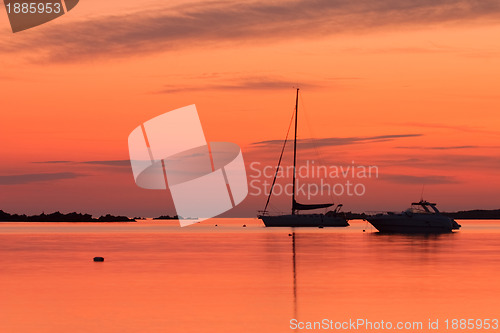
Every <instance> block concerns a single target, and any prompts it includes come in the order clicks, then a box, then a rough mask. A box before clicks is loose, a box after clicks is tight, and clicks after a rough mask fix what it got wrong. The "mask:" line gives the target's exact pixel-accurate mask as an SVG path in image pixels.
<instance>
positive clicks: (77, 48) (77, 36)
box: [0, 0, 500, 62]
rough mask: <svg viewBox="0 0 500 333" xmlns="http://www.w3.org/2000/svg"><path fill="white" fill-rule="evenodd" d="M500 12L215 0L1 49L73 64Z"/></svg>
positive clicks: (475, 4) (485, 18)
mask: <svg viewBox="0 0 500 333" xmlns="http://www.w3.org/2000/svg"><path fill="white" fill-rule="evenodd" d="M499 17H500V3H499V2H498V1H497V0H483V1H475V0H370V1H368V0H365V1H350V0H296V1H291V0H285V1H279V2H276V1H273V2H270V1H257V2H233V1H227V2H222V1H213V2H208V3H207V2H199V3H189V4H185V5H181V6H178V7H175V8H167V9H163V10H161V9H159V10H155V11H151V10H147V11H139V12H135V13H130V12H128V13H124V14H121V15H120V14H116V15H110V16H99V17H93V18H89V19H87V20H85V21H80V22H74V21H67V23H61V24H53V25H47V26H44V27H43V28H40V29H38V30H37V31H33V32H32V33H30V34H24V35H19V36H16V38H15V39H12V38H9V39H4V40H3V41H2V42H1V44H0V51H2V52H20V50H24V51H25V52H28V51H29V52H30V54H36V59H35V58H33V61H39V62H40V61H41V62H43V61H57V62H61V61H67V62H74V61H81V60H90V59H92V60H93V59H95V58H96V57H100V56H113V57H120V56H129V55H137V54H148V53H157V52H165V51H169V50H174V49H175V50H178V49H180V48H190V47H197V46H204V45H211V46H213V45H214V43H220V42H222V43H242V42H255V41H259V42H274V41H276V40H280V41H282V40H286V39H291V38H311V37H315V38H317V37H319V36H327V35H332V34H340V33H346V32H354V31H367V30H371V31H373V30H377V29H383V28H387V27H401V26H410V27H411V26H419V25H429V24H435V23H437V24H439V23H456V24H460V25H463V24H464V23H467V22H477V24H485V22H489V21H496V20H498V18H499ZM68 32H71V33H68Z"/></svg>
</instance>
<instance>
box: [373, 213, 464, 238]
mask: <svg viewBox="0 0 500 333" xmlns="http://www.w3.org/2000/svg"><path fill="white" fill-rule="evenodd" d="M366 220H367V221H368V222H370V223H371V224H372V225H373V226H374V227H375V228H376V229H377V230H378V231H379V232H382V233H420V234H429V233H436V234H439V233H450V232H453V230H454V229H459V228H460V225H459V224H458V223H456V222H455V221H454V220H453V219H450V218H448V217H446V216H435V215H434V216H432V215H430V216H429V215H428V214H414V215H412V216H407V215H406V214H401V215H379V216H377V215H376V216H372V217H368V218H367V219H366Z"/></svg>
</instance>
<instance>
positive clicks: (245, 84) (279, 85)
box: [154, 77, 321, 94]
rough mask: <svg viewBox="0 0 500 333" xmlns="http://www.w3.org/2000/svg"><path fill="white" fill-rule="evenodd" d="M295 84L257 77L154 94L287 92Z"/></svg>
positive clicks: (167, 88) (303, 85)
mask: <svg viewBox="0 0 500 333" xmlns="http://www.w3.org/2000/svg"><path fill="white" fill-rule="evenodd" d="M296 85H297V82H294V81H293V80H286V79H282V78H272V77H257V78H243V79H237V80H230V81H225V82H220V83H215V84H206V85H203V86H201V85H189V86H181V87H179V86H175V87H174V86H168V85H167V86H165V88H163V89H161V90H159V91H156V92H154V93H155V94H171V93H176V92H183V91H190V92H192V91H200V90H287V89H291V88H292V87H294V86H296ZM320 86H321V85H320V84H318V83H305V82H300V87H301V88H308V89H312V88H317V87H320Z"/></svg>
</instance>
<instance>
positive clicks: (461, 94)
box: [0, 0, 500, 216]
mask: <svg viewBox="0 0 500 333" xmlns="http://www.w3.org/2000/svg"><path fill="white" fill-rule="evenodd" d="M165 6H166V5H165V4H164V2H162V1H156V0H151V1H147V2H132V1H106V2H102V1H97V0H86V1H84V2H81V3H80V4H79V5H78V6H77V7H75V9H74V10H72V11H71V12H70V13H69V14H67V15H65V16H63V17H61V18H59V19H57V20H54V21H53V22H50V23H47V24H45V25H42V26H40V27H36V28H33V29H30V30H27V31H24V32H20V33H16V34H13V33H12V32H11V31H10V27H9V23H8V20H7V16H6V15H3V14H2V15H0V64H1V72H0V91H1V93H0V103H1V104H0V105H1V108H0V110H1V116H2V126H1V129H2V130H1V131H0V137H1V139H2V143H3V144H2V145H1V146H0V151H1V154H2V157H3V158H2V164H1V165H0V200H1V205H0V209H3V210H5V211H9V212H19V213H21V212H25V213H39V212H41V211H46V212H49V211H53V210H61V211H64V212H67V211H74V210H77V211H84V212H89V213H92V214H102V213H107V212H110V213H114V214H127V215H130V216H133V215H143V216H156V215H159V214H165V213H170V214H174V213H175V211H174V209H173V205H172V203H171V199H170V198H169V196H168V193H166V192H161V191H147V190H142V189H139V188H137V187H136V185H135V183H134V181H133V177H132V173H131V170H130V168H129V167H128V166H127V165H126V162H123V161H126V160H127V159H128V148H127V137H128V134H129V133H130V132H131V131H132V130H133V129H134V128H135V127H137V126H138V125H139V124H141V123H143V122H144V121H146V120H148V119H150V118H153V117H154V116H156V115H159V114H162V113H164V112H166V111H169V110H172V109H175V108H177V107H181V106H185V105H189V104H196V106H197V108H198V112H199V115H200V118H201V121H202V123H203V127H204V131H205V135H206V137H207V139H208V140H209V141H230V142H234V143H237V144H239V145H240V146H241V147H242V150H243V154H244V159H245V162H246V163H247V165H248V164H250V163H252V162H256V161H257V162H260V163H262V164H266V165H274V164H275V163H276V161H277V159H278V155H279V149H280V147H279V145H255V144H253V143H255V142H260V141H266V140H280V139H283V136H284V134H285V132H286V129H287V126H288V121H289V119H290V115H291V112H292V110H293V106H294V94H295V91H294V87H295V86H297V85H299V86H300V87H301V88H302V98H301V109H300V110H301V111H303V113H302V114H301V116H300V117H302V118H299V120H300V129H299V131H300V132H299V137H300V138H301V139H308V138H313V137H314V138H317V139H327V138H331V140H330V141H328V140H326V141H324V142H329V143H328V144H320V147H318V150H319V152H320V155H321V157H322V159H323V160H324V161H325V162H326V163H327V164H328V165H332V164H335V165H341V164H351V162H352V161H355V163H359V164H363V165H376V166H378V167H379V172H380V175H379V176H380V177H379V179H372V180H370V181H368V182H366V195H364V196H362V197H348V196H343V197H341V198H335V201H336V202H342V203H344V206H345V209H346V210H351V211H357V212H362V211H369V210H384V209H394V210H398V209H403V208H405V206H407V205H408V204H409V203H410V201H412V200H418V199H419V198H420V195H421V191H422V185H423V184H426V185H425V192H424V195H425V197H426V198H428V200H433V201H437V202H438V203H440V206H441V208H442V209H443V210H458V209H472V208H499V204H498V200H497V198H498V197H499V195H500V190H499V186H498V185H499V184H500V176H499V175H498V171H497V170H498V167H499V166H500V157H499V152H500V131H498V126H499V123H500V118H499V116H498V110H499V107H500V93H499V92H498V88H497V85H498V77H500V49H499V47H498V42H497V40H498V35H499V34H500V24H499V23H500V20H499V18H500V15H499V14H500V10H499V9H498V8H497V6H495V3H494V2H493V1H484V2H481V3H480V4H478V3H475V2H468V1H461V2H460V3H459V4H458V3H457V2H454V1H436V2H433V3H427V2H425V1H408V2H405V1H397V2H396V1H375V2H373V1H366V2H362V1H359V2H354V3H353V2H349V1H340V2H339V3H338V4H336V5H335V6H332V4H331V2H328V1H316V2H308V1H293V2H291V1H274V2H272V3H270V2H256V1H245V2H240V3H239V4H238V5H235V4H234V3H233V2H217V3H203V2H200V3H198V2H196V1H189V2H184V1H176V2H170V5H169V6H170V7H165ZM2 10H3V9H2ZM377 137H384V139H383V140H380V138H379V139H376V138H377ZM317 142H322V141H321V140H318V141H317ZM332 142H335V144H332ZM340 142H341V143H342V144H341V145H339V143H340ZM300 154H302V155H299V157H300V158H301V160H305V159H316V158H317V157H316V153H315V151H314V149H303V150H300ZM288 158H289V159H290V158H291V156H290V155H288ZM45 161H67V162H64V163H34V162H45ZM103 161H104V162H103ZM110 161H111V162H110ZM85 162H92V163H85ZM103 164H104V165H103ZM47 174H49V176H47ZM40 175H41V176H40ZM280 199H281V200H280ZM323 199H324V198H320V201H321V200H323ZM288 200H289V199H288V198H285V197H282V198H279V199H278V201H277V202H276V206H278V207H280V208H282V209H288V206H289V204H288ZM264 202H265V197H249V198H247V199H246V201H245V202H244V203H243V204H242V205H241V206H240V207H238V208H237V209H236V210H235V211H233V212H231V213H229V214H243V215H247V216H252V215H253V214H254V213H255V211H256V210H257V209H262V208H263V207H262V206H263V204H264Z"/></svg>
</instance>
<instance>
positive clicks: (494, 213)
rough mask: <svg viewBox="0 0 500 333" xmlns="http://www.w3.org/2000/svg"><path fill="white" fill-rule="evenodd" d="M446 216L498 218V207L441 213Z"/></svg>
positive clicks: (467, 218) (482, 218)
mask: <svg viewBox="0 0 500 333" xmlns="http://www.w3.org/2000/svg"><path fill="white" fill-rule="evenodd" d="M442 214H443V215H446V216H448V217H451V218H454V219H458V220H498V219H500V209H492V210H482V209H474V210H461V211H459V212H455V213H442Z"/></svg>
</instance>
